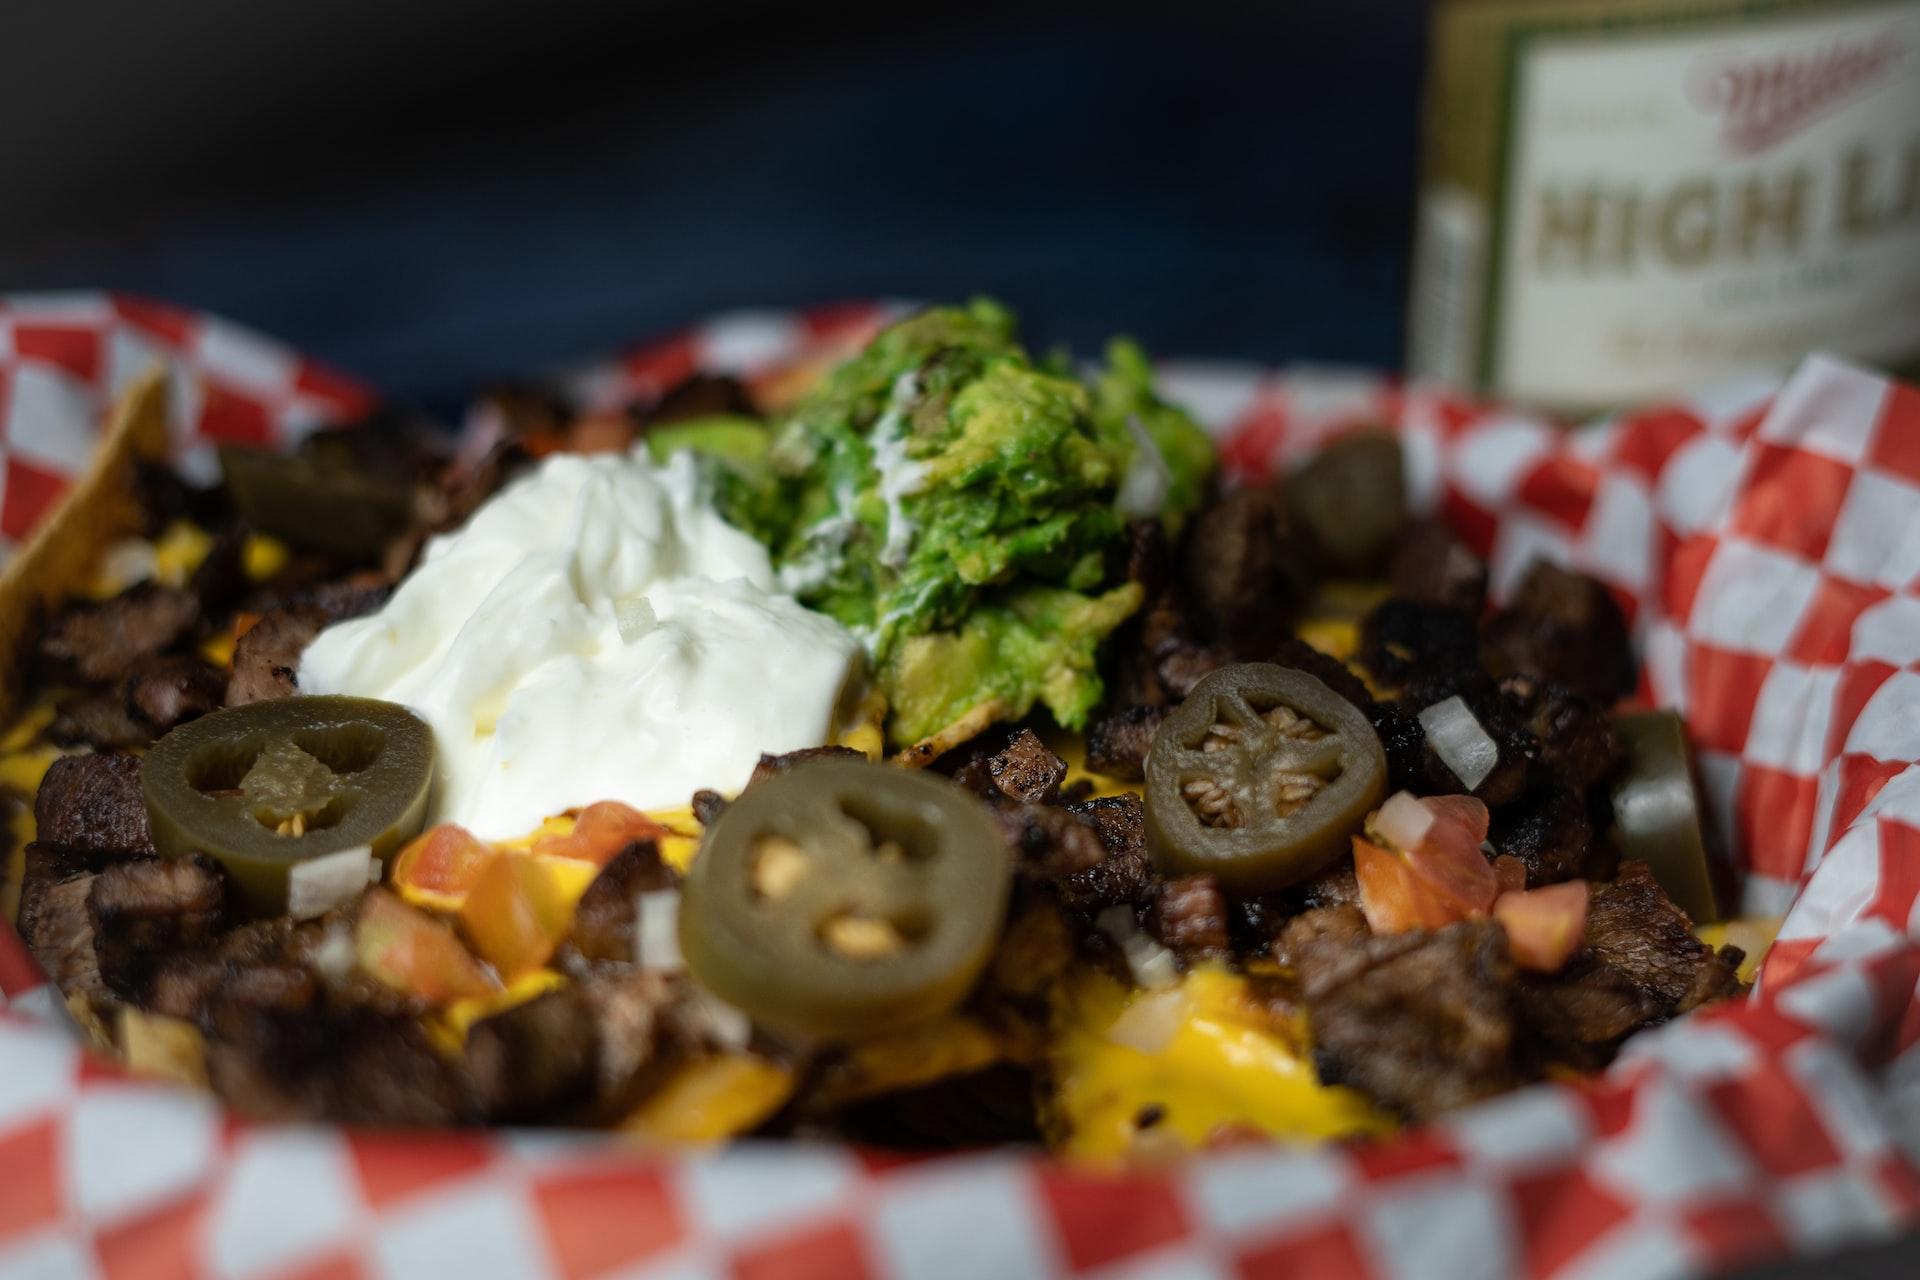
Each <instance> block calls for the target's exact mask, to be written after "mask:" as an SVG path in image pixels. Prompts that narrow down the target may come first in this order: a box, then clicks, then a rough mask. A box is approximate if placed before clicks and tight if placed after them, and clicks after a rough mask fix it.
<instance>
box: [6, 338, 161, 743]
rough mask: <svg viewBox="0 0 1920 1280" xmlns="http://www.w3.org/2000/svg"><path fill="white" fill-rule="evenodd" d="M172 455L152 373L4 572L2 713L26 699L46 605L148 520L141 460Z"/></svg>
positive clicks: (81, 581) (77, 588) (80, 583)
mask: <svg viewBox="0 0 1920 1280" xmlns="http://www.w3.org/2000/svg"><path fill="white" fill-rule="evenodd" d="M166 456H167V376H166V370H165V369H164V368H155V369H154V370H153V371H152V372H150V373H148V374H146V375H145V376H143V377H142V378H140V380H139V381H137V382H135V383H134V384H133V385H132V386H131V387H129V388H127V393H126V395H124V396H123V397H121V400H120V403H119V404H118V405H116V406H115V407H114V411H113V417H112V419H111V420H110V421H109V422H108V424H107V429H106V431H105V433H104V434H103V435H102V436H101V438H100V443H99V444H98V445H97V446H96V447H95V450H94V455H93V460H92V462H91V463H89V464H88V467H87V470H86V473H85V474H84V475H82V476H81V477H80V478H79V479H78V480H77V481H76V482H75V483H74V485H73V487H72V488H71V489H69V490H68V491H67V492H66V494H65V495H64V496H63V497H62V498H61V499H60V502H59V504H58V505H57V506H55V507H54V509H53V512H52V514H51V515H49V516H48V517H47V518H46V519H45V520H43V521H41V523H40V527H39V528H38V529H36V530H35V531H34V533H33V536H32V537H31V538H29V539H28V540H27V544H26V545H25V546H24V547H22V548H20V550H19V552H18V553H17V554H16V555H15V556H14V557H13V559H12V560H11V561H10V562H8V564H7V567H6V571H5V572H4V573H0V721H4V720H6V719H8V718H10V717H11V716H12V715H13V713H14V711H15V709H16V708H17V707H18V706H19V701H20V694H21V688H20V684H21V680H22V678H23V676H24V674H25V671H26V666H27V662H26V659H27V653H26V644H27V641H28V639H29V637H30V636H31V635H32V634H33V632H34V629H35V628H36V627H38V626H39V624H40V620H41V618H42V617H43V616H45V614H46V612H47V610H49V609H51V608H53V607H54V606H55V605H56V604H58V603H59V602H60V601H61V600H63V599H66V598H67V597H70V596H74V595H78V594H79V593H80V592H81V591H82V590H84V589H85V586H86V583H87V580H88V578H89V577H90V576H91V575H92V573H93V568H94V565H95V564H97V563H98V562H99V559H100V555H101V553H102V552H103V551H105V550H106V548H107V547H108V546H110V545H112V544H113V543H114V542H115V541H117V540H118V539H120V538H124V537H126V536H127V535H128V534H131V533H135V532H137V531H138V530H139V529H140V527H141V523H142V520H143V515H142V512H141V510H140V503H139V500H138V495H137V493H136V491H135V486H134V464H135V463H136V462H137V461H140V460H142V459H146V460H151V461H160V460H163V459H164V458H165V457H166Z"/></svg>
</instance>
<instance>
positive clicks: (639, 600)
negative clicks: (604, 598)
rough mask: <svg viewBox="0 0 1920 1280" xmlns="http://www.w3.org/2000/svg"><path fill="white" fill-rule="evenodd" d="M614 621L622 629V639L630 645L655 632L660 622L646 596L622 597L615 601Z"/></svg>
mask: <svg viewBox="0 0 1920 1280" xmlns="http://www.w3.org/2000/svg"><path fill="white" fill-rule="evenodd" d="M613 620H614V625H616V626H618V627H619V628H620V638H621V639H622V640H623V641H625V642H626V643H628V644H632V643H633V642H634V641H635V640H638V639H639V638H640V637H641V636H643V635H645V634H647V632H649V631H651V630H653V629H654V627H655V626H657V625H659V621H660V620H659V619H658V618H656V617H655V616H654V613H653V604H652V602H651V601H649V600H648V599H647V598H646V597H645V596H622V597H620V598H619V599H618V600H615V601H614V602H613Z"/></svg>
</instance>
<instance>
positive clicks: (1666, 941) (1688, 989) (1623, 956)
mask: <svg viewBox="0 0 1920 1280" xmlns="http://www.w3.org/2000/svg"><path fill="white" fill-rule="evenodd" d="M1586 945H1587V948H1588V949H1589V950H1591V951H1592V952H1593V957H1594V959H1595V960H1596V961H1598V962H1599V963H1600V964H1603V965H1605V966H1607V967H1608V968H1610V969H1612V970H1614V971H1615V972H1616V973H1619V974H1620V975H1621V976H1622V977H1624V978H1626V979H1627V981H1629V982H1631V983H1632V984H1633V985H1634V986H1635V987H1637V988H1639V989H1640V990H1641V991H1643V992H1645V993H1647V995H1649V996H1651V997H1652V998H1653V999H1655V1000H1657V1001H1659V1002H1660V1006H1661V1013H1662V1015H1663V1016H1671V1015H1674V1014H1681V1013H1686V1012H1687V1011H1688V1010H1690V1009H1694V1008H1696V1007H1698V1006H1700V1005H1702V1004H1705V1003H1707V1002H1708V1001H1710V1000H1717V999H1719V998H1720V997H1722V996H1728V995H1734V994H1736V993H1738V992H1739V991H1740V990H1741V989H1742V988H1741V984H1740V979H1739V974H1738V969H1739V967H1740V960H1741V959H1742V958H1743V957H1742V956H1741V954H1740V951H1739V949H1738V948H1734V947H1729V948H1725V949H1724V951H1723V952H1722V953H1716V952H1715V951H1714V950H1713V949H1712V948H1711V947H1709V946H1707V944H1706V943H1704V942H1701V941H1700V940H1699V939H1698V938H1696V937H1694V935H1693V922H1692V921H1690V920H1688V919H1687V914H1686V912H1684V911H1682V910H1680V908H1679V907H1676V906H1675V905H1673V901H1672V899H1670V898H1668V897H1667V894H1666V891H1665V890H1664V889H1662V888H1661V887H1660V882H1659V881H1657V880H1655V879H1654V878H1653V872H1652V870H1651V869H1650V868H1648V866H1647V864H1646V863H1644V862H1627V863H1622V864H1621V867H1620V874H1619V876H1618V877H1617V878H1616V879H1615V880H1614V881H1613V882H1612V883H1611V884H1603V885H1597V886H1595V888H1594V891H1593V901H1592V905H1591V906H1590V907H1589V908H1588V911H1587V938H1586ZM1729 953H1730V954H1729Z"/></svg>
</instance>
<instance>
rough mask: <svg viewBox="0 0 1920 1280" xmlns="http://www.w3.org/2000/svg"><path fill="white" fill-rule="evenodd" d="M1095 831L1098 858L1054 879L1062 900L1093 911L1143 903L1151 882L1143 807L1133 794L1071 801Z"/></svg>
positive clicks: (1082, 911)
mask: <svg viewBox="0 0 1920 1280" xmlns="http://www.w3.org/2000/svg"><path fill="white" fill-rule="evenodd" d="M1071 812H1072V814H1073V815H1074V817H1076V818H1078V819H1080V820H1081V821H1082V822H1083V823H1084V824H1085V827H1084V828H1083V829H1091V830H1092V832H1093V835H1094V841H1095V843H1094V849H1095V852H1096V855H1097V856H1096V858H1095V859H1094V860H1093V861H1092V862H1091V863H1089V864H1087V865H1085V866H1082V867H1080V868H1078V869H1076V870H1073V871H1072V872H1070V873H1069V874H1067V875H1065V876H1064V877H1061V878H1060V879H1058V880H1057V881H1056V882H1055V888H1056V889H1057V890H1058V891H1059V894H1060V900H1061V902H1062V903H1063V904H1064V905H1065V906H1067V907H1069V908H1071V909H1072V910H1074V911H1075V912H1077V913H1080V914H1083V915H1086V916H1089V917H1090V916H1092V915H1093V914H1095V913H1097V912H1098V911H1099V910H1100V908H1102V907H1111V906H1118V905H1122V904H1125V905H1128V906H1141V905H1144V904H1145V903H1146V901H1147V897H1148V894H1149V893H1150V892H1151V891H1152V889H1153V885H1154V873H1153V860H1152V858H1151V857H1150V856H1149V855H1148V853H1147V820H1146V812H1145V811H1144V810H1143V809H1142V808H1141V807H1140V797H1138V796H1135V795H1121V796H1103V797H1101V798H1100V799H1098V800H1089V801H1087V802H1086V803H1085V804H1078V805H1075V806H1073V808H1072V811H1071Z"/></svg>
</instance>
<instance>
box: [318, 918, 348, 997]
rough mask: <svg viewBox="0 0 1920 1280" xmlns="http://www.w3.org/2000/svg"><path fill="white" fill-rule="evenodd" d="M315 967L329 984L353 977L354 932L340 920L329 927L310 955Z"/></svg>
mask: <svg viewBox="0 0 1920 1280" xmlns="http://www.w3.org/2000/svg"><path fill="white" fill-rule="evenodd" d="M308 954H309V958H311V959H312V961H313V967H314V968H315V969H317V970H319V971H320V976H321V977H323V978H325V979H327V981H329V982H344V981H346V979H347V978H348V977H349V976H351V975H352V973H353V966H354V963H355V957H354V951H353V930H351V929H349V928H347V926H346V925H344V924H342V923H340V922H339V921H338V920H336V921H334V922H333V923H332V924H330V925H328V926H327V931H326V932H325V933H324V934H322V935H321V936H320V941H319V943H318V944H317V945H316V946H315V947H314V948H313V950H312V951H311V952H309V953H308Z"/></svg>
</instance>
